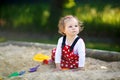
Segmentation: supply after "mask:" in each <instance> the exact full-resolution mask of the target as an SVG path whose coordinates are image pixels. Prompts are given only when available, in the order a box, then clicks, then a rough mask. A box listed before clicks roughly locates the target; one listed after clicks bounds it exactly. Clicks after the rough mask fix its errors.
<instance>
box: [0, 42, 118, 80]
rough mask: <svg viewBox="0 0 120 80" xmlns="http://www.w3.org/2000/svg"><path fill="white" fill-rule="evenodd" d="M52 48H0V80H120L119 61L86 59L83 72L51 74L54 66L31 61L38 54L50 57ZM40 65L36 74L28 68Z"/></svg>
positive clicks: (69, 71)
mask: <svg viewBox="0 0 120 80" xmlns="http://www.w3.org/2000/svg"><path fill="white" fill-rule="evenodd" d="M51 50H52V48H46V49H45V48H42V47H36V46H19V45H13V44H7V45H4V46H3V45H2V46H0V78H1V79H0V80H120V61H116V62H105V61H102V60H98V59H93V58H90V57H86V64H85V71H75V72H73V71H72V70H64V71H55V72H53V69H54V65H53V64H51V65H43V64H42V63H41V62H37V61H34V60H33V56H34V55H35V54H38V53H43V54H45V55H48V56H50V55H51ZM38 64H40V67H39V68H38V69H37V71H36V72H32V73H30V72H28V71H29V69H30V68H32V67H34V66H36V65H38ZM20 71H26V72H25V74H23V75H21V76H17V77H11V78H8V75H10V74H11V73H13V72H20Z"/></svg>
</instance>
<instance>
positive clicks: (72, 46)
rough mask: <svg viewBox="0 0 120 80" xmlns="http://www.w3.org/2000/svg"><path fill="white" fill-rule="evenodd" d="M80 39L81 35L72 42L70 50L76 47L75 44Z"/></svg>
mask: <svg viewBox="0 0 120 80" xmlns="http://www.w3.org/2000/svg"><path fill="white" fill-rule="evenodd" d="M79 39H80V38H79V37H77V38H76V39H75V40H74V42H73V44H72V45H71V47H70V51H72V50H73V48H74V46H75V44H76V43H77V41H78V40H79Z"/></svg>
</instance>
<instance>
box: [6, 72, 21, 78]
mask: <svg viewBox="0 0 120 80" xmlns="http://www.w3.org/2000/svg"><path fill="white" fill-rule="evenodd" d="M15 76H19V73H18V72H13V73H11V74H10V75H9V76H8V78H11V77H15Z"/></svg>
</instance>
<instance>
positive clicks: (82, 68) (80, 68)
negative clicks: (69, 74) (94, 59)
mask: <svg viewBox="0 0 120 80" xmlns="http://www.w3.org/2000/svg"><path fill="white" fill-rule="evenodd" d="M80 70H82V71H85V68H84V67H79V68H77V69H73V70H72V71H80Z"/></svg>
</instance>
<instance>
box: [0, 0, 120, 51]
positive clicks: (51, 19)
mask: <svg viewBox="0 0 120 80" xmlns="http://www.w3.org/2000/svg"><path fill="white" fill-rule="evenodd" d="M65 15H74V16H77V17H78V19H80V20H81V21H83V22H84V30H83V31H82V32H81V33H80V34H79V36H80V37H81V38H83V39H84V41H85V44H86V48H92V49H102V50H109V51H118V52H120V0H59V1H58V0H0V42H5V41H9V40H15V41H27V42H40V43H49V44H57V40H58V38H59V37H60V36H61V35H60V34H59V33H58V28H57V25H58V20H59V19H60V17H62V16H65Z"/></svg>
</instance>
